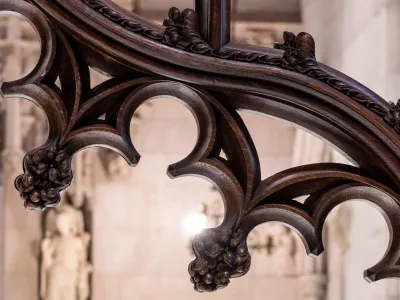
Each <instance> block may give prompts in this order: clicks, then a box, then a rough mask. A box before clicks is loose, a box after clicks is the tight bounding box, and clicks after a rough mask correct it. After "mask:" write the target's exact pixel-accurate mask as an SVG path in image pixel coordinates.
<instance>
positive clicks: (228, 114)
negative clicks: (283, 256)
mask: <svg viewBox="0 0 400 300" xmlns="http://www.w3.org/2000/svg"><path fill="white" fill-rule="evenodd" d="M29 2H31V3H32V4H28V3H27V2H21V1H16V0H3V1H2V2H1V3H0V10H1V11H7V10H8V11H14V12H18V13H20V14H22V15H23V16H25V17H26V18H27V19H28V20H29V21H30V22H31V23H32V24H33V25H34V26H35V28H36V29H37V31H38V33H39V36H40V38H41V43H42V53H41V57H40V60H39V62H38V64H37V66H36V68H35V69H34V70H33V71H32V72H31V73H30V74H29V75H28V76H26V77H24V78H22V79H20V80H17V81H14V82H6V83H4V84H3V85H2V87H1V90H2V93H3V94H4V96H5V97H16V96H18V97H24V98H26V99H28V100H30V101H33V102H34V103H35V104H36V105H38V106H39V107H41V108H42V109H43V111H44V112H45V114H46V116H47V118H48V121H49V127H50V134H49V138H48V141H47V142H46V143H45V145H43V146H42V147H40V148H38V149H35V150H33V151H31V152H30V153H28V154H27V156H26V157H25V159H24V164H23V166H24V174H23V175H21V176H19V177H18V178H17V180H16V187H17V189H18V190H19V192H20V193H21V196H22V198H23V199H24V201H25V206H26V207H27V208H29V209H38V210H41V209H44V208H46V207H49V206H54V205H56V204H57V203H58V201H59V193H60V192H61V190H63V189H65V188H66V187H67V186H68V185H69V184H70V183H71V180H72V170H71V159H72V157H73V155H74V153H76V152H77V151H80V150H82V149H84V148H87V147H92V146H103V147H108V148H111V149H113V150H115V151H116V152H118V153H119V154H121V155H122V156H123V157H124V158H125V159H126V161H127V162H128V163H129V164H130V165H136V164H137V163H138V162H139V159H140V154H139V153H138V151H137V150H136V149H135V147H134V142H135V141H132V140H131V137H130V134H129V126H130V121H131V118H132V115H133V114H134V112H135V111H136V109H137V108H138V107H139V106H140V105H142V104H143V103H144V102H145V101H147V100H149V99H151V98H153V97H159V96H169V97H173V98H174V99H177V100H178V101H181V102H182V103H184V104H185V106H186V107H187V108H188V109H189V110H190V111H191V113H192V114H193V117H194V118H195V120H196V122H197V124H198V140H197V143H196V145H195V146H194V148H193V150H192V151H191V152H190V153H189V154H188V155H187V157H186V158H183V159H182V160H181V161H179V162H176V163H175V164H172V165H171V166H170V167H169V168H168V174H169V176H170V177H172V178H175V177H180V176H186V175H194V176H200V177H203V178H206V179H208V180H210V181H211V182H213V183H214V184H215V186H216V187H217V188H218V190H219V191H220V193H221V195H222V196H223V199H224V205H225V217H224V220H223V222H222V224H221V225H220V226H219V227H217V228H211V229H207V230H204V231H203V232H201V233H200V234H198V235H196V237H195V238H194V241H193V250H194V253H195V254H196V259H195V260H194V261H193V262H192V263H191V264H190V265H189V273H190V277H191V281H192V282H193V284H194V287H195V289H196V290H197V291H199V292H203V291H208V292H211V291H215V290H217V289H221V288H224V287H226V286H227V285H228V284H229V282H230V280H231V279H232V278H236V277H240V276H242V275H244V274H246V273H247V272H248V270H249V268H250V264H251V257H250V255H249V253H248V249H247V244H246V239H247V236H248V234H249V233H250V231H251V230H252V229H253V228H254V227H255V226H257V225H259V224H261V223H264V222H269V221H279V222H282V223H284V224H286V225H287V226H289V227H290V228H292V229H293V230H295V231H296V232H297V233H298V234H299V236H300V237H301V238H302V240H303V242H304V245H305V248H306V250H307V252H308V253H309V254H310V255H318V254H320V253H321V252H322V251H323V243H322V226H323V223H324V221H325V218H326V216H327V214H328V213H329V212H330V211H331V210H332V209H333V208H334V207H335V206H336V205H338V204H340V203H342V202H344V201H347V200H352V199H364V200H366V201H367V202H369V203H371V204H373V205H374V206H376V207H377V208H378V209H379V210H380V211H381V212H382V214H383V215H384V217H385V219H386V220H387V223H388V227H389V229H390V234H391V242H390V245H389V248H388V251H387V253H386V254H385V257H384V258H383V259H382V260H381V262H379V263H378V264H376V265H375V266H373V267H371V268H370V269H368V270H367V271H366V272H365V275H364V276H365V278H366V279H367V280H369V281H375V280H379V279H382V278H387V277H400V273H399V270H400V268H399V261H400V254H399V253H400V249H399V247H400V242H399V239H400V233H399V229H398V228H399V224H400V223H399V222H400V219H399V218H400V207H399V206H400V198H399V197H400V196H399V193H400V143H399V132H400V130H399V128H400V109H399V104H397V105H395V104H389V103H387V102H386V101H385V100H383V99H382V98H380V97H379V96H377V95H376V94H374V93H373V92H371V91H370V90H368V89H367V88H366V87H364V86H362V85H361V84H359V83H357V82H356V81H354V80H353V79H351V78H348V77H347V76H345V75H343V74H341V73H339V72H338V71H335V70H333V69H331V68H329V67H327V66H324V65H323V64H320V63H318V62H317V59H316V57H315V43H314V40H313V38H312V37H311V35H309V34H307V33H300V34H298V35H294V34H292V33H288V32H286V33H284V42H283V43H282V44H277V46H276V47H277V48H278V49H268V48H262V47H256V46H249V45H238V44H232V43H229V26H228V25H229V14H230V12H229V5H230V2H229V1H226V0H221V1H198V2H197V3H196V10H192V9H185V10H182V11H181V10H179V9H177V8H172V9H171V10H170V11H169V14H168V15H167V12H166V17H167V19H166V21H165V22H164V25H165V27H161V26H158V25H155V24H152V23H151V22H149V21H147V20H144V19H142V18H140V17H139V16H136V15H134V14H132V13H129V12H127V11H125V10H124V9H122V8H120V7H118V6H117V5H116V4H115V3H113V2H112V1H110V0H54V1H48V0H30V1H29ZM197 13H199V16H198V15H197ZM210 33H211V34H210ZM89 67H93V68H95V69H97V70H99V71H101V72H103V73H106V74H109V75H110V79H109V80H107V81H105V82H104V83H102V84H100V85H99V86H97V87H95V88H93V89H91V88H90V85H89V83H90V75H89V72H88V70H89ZM56 78H59V79H60V82H61V88H58V87H57V86H56V85H55V80H56ZM239 110H247V111H253V112H257V113H261V114H265V115H270V116H274V117H278V118H280V119H283V120H286V121H289V122H291V123H293V124H296V125H298V126H300V127H303V128H306V129H308V130H309V131H311V132H313V133H314V134H315V135H317V136H319V137H320V138H322V139H324V140H326V141H327V142H329V143H331V144H332V145H334V146H335V147H336V148H337V149H339V150H340V151H341V152H342V153H343V154H345V155H346V156H347V157H349V158H350V159H351V160H352V161H353V162H354V164H355V165H356V167H351V166H345V165H341V164H314V165H306V166H301V167H298V168H293V169H289V170H285V171H283V172H280V173H278V174H276V175H274V176H272V177H270V178H267V179H264V180H263V179H262V178H261V171H260V163H259V159H258V155H257V151H256V148H255V146H254V143H253V141H252V138H251V135H250V134H249V132H248V130H247V128H246V126H245V124H244V122H243V121H242V119H241V118H240V116H239V114H238V111H239ZM104 115H105V118H103V117H102V116H104ZM222 150H223V152H224V153H225V154H226V158H222V157H220V153H221V151H222ZM306 195H307V196H308V198H307V200H306V201H305V203H303V204H301V203H299V202H297V201H295V200H294V199H296V198H297V197H299V196H306ZM115 209H119V208H118V207H116V208H115Z"/></svg>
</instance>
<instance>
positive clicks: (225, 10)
mask: <svg viewBox="0 0 400 300" xmlns="http://www.w3.org/2000/svg"><path fill="white" fill-rule="evenodd" d="M195 10H196V12H197V15H198V17H199V29H200V34H201V36H202V37H203V39H204V40H205V41H207V42H208V44H210V46H211V47H212V48H213V49H214V50H217V49H219V48H221V47H223V46H225V45H226V44H228V43H229V41H230V38H231V0H195Z"/></svg>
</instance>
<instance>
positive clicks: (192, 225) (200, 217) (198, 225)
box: [183, 214, 207, 236]
mask: <svg viewBox="0 0 400 300" xmlns="http://www.w3.org/2000/svg"><path fill="white" fill-rule="evenodd" d="M206 226H207V217H206V215H205V214H193V215H189V216H187V217H186V218H185V220H184V221H183V229H184V230H185V232H186V233H187V234H190V235H191V236H194V235H196V234H197V233H199V232H200V231H202V230H203V229H204V228H206Z"/></svg>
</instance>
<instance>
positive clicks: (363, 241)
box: [302, 0, 400, 300]
mask: <svg viewBox="0 0 400 300" xmlns="http://www.w3.org/2000/svg"><path fill="white" fill-rule="evenodd" d="M302 9H303V22H304V30H305V31H307V32H309V33H311V34H312V35H313V36H314V38H315V40H316V45H317V59H318V60H319V61H321V62H323V63H325V64H327V65H329V66H331V67H333V68H336V69H338V70H340V71H342V72H343V73H345V74H346V75H348V76H350V77H353V78H354V79H356V80H358V81H359V82H361V83H362V84H364V85H366V86H367V87H368V88H370V89H372V90H373V91H374V92H376V93H378V94H379V95H380V96H382V97H383V98H385V99H387V100H388V101H396V100H397V97H398V95H399V91H398V86H399V83H400V77H399V75H400V68H399V55H398V53H399V51H398V50H399V46H398V43H396V42H395V41H397V40H399V38H400V31H399V30H398V28H399V26H398V25H399V22H400V2H399V1H397V0H351V1H350V0H335V1H330V0H303V3H302ZM333 161H338V162H343V161H344V159H343V158H341V157H340V155H337V154H334V155H333ZM348 207H350V209H351V219H350V220H345V221H347V222H348V223H349V224H348V225H347V227H346V230H345V231H346V234H347V237H346V239H348V240H349V243H350V245H349V248H348V249H347V250H346V251H345V252H344V253H343V256H340V255H339V256H337V257H336V258H334V256H332V255H329V257H330V263H331V265H332V266H334V268H335V270H336V271H334V269H331V272H333V273H332V274H331V278H335V280H334V282H335V285H341V286H342V288H341V289H330V299H342V300H353V299H363V300H368V299H371V300H372V299H373V300H383V299H398V298H399V294H398V287H397V289H396V287H393V286H392V285H393V283H392V282H391V281H390V280H388V281H381V282H377V283H374V284H368V283H366V282H365V281H364V280H363V278H362V272H363V270H364V269H366V268H369V267H371V266H372V265H373V264H375V263H376V262H378V261H379V260H380V259H381V257H382V256H383V254H384V252H385V250H386V246H387V244H388V229H387V226H386V224H385V222H384V220H383V218H382V217H381V215H380V214H379V213H378V212H377V211H376V210H375V209H373V208H371V207H369V206H367V205H366V204H360V203H350V204H349V206H348ZM349 218H350V217H348V219H349ZM361 254H362V255H361ZM339 265H341V266H342V267H340V268H337V266H339ZM335 266H336V267H335ZM340 281H341V283H340ZM396 291H397V292H396ZM395 293H397V296H396V295H395ZM393 295H394V296H393ZM389 297H392V298H389ZM393 297H395V298H393ZM396 297H397V298H396Z"/></svg>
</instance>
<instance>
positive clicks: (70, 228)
mask: <svg viewBox="0 0 400 300" xmlns="http://www.w3.org/2000/svg"><path fill="white" fill-rule="evenodd" d="M75 216H76V215H74V214H73V213H71V211H69V212H68V210H66V211H62V212H60V213H58V214H56V216H55V227H56V232H52V231H47V233H46V237H45V239H44V240H43V241H42V247H41V250H42V258H43V260H42V280H41V290H40V293H41V298H42V300H86V299H87V298H88V296H89V282H88V276H89V274H90V272H91V265H90V264H89V263H88V261H87V247H88V244H89V240H90V236H89V234H88V233H85V232H81V233H77V226H76V223H75V222H76V219H75V218H74V217H75Z"/></svg>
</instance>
